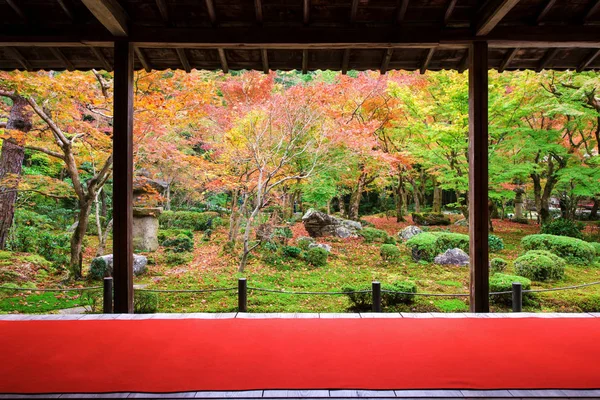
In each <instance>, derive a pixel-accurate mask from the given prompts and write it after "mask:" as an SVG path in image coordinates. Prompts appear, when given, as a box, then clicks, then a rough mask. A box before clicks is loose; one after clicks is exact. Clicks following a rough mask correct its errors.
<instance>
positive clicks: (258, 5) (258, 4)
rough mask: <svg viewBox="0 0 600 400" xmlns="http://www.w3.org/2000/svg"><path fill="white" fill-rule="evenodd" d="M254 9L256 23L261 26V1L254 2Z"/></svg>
mask: <svg viewBox="0 0 600 400" xmlns="http://www.w3.org/2000/svg"><path fill="white" fill-rule="evenodd" d="M254 9H255V10H256V23H257V24H259V25H262V23H263V10H262V0H254Z"/></svg>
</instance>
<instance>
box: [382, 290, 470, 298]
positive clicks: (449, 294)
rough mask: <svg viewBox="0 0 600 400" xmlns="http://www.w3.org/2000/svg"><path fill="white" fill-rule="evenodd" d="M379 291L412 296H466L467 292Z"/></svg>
mask: <svg viewBox="0 0 600 400" xmlns="http://www.w3.org/2000/svg"><path fill="white" fill-rule="evenodd" d="M381 293H393V294H408V295H413V296H423V297H467V296H469V294H466V293H413V292H396V291H394V290H386V289H381Z"/></svg>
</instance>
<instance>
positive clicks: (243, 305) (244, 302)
mask: <svg viewBox="0 0 600 400" xmlns="http://www.w3.org/2000/svg"><path fill="white" fill-rule="evenodd" d="M238 311H239V312H248V281H246V278H239V279H238Z"/></svg>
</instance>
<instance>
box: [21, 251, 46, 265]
mask: <svg viewBox="0 0 600 400" xmlns="http://www.w3.org/2000/svg"><path fill="white" fill-rule="evenodd" d="M21 260H23V261H25V262H28V263H31V264H33V265H36V266H38V267H42V268H50V267H51V266H52V263H51V262H50V261H48V260H46V259H45V258H44V257H42V256H39V255H37V254H30V255H27V256H23V257H21Z"/></svg>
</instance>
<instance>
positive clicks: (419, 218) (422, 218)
mask: <svg viewBox="0 0 600 400" xmlns="http://www.w3.org/2000/svg"><path fill="white" fill-rule="evenodd" d="M411 216H412V220H413V222H414V223H415V224H417V225H425V226H432V225H450V218H448V217H447V216H445V215H444V214H442V213H412V214H411Z"/></svg>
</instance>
